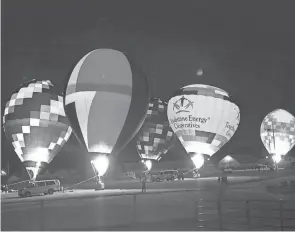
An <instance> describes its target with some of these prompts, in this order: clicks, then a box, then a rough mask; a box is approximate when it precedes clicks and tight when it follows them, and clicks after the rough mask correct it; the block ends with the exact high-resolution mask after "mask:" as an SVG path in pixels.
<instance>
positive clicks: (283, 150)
mask: <svg viewBox="0 0 295 232" xmlns="http://www.w3.org/2000/svg"><path fill="white" fill-rule="evenodd" d="M260 137H261V140H262V143H263V144H264V146H265V148H266V150H267V151H268V153H269V154H270V155H273V156H276V157H275V158H274V159H275V160H274V161H275V162H277V161H278V162H279V161H280V158H278V157H279V156H282V155H286V154H287V153H288V152H289V151H290V150H291V149H292V148H293V146H294V144H295V117H294V116H293V115H292V114H290V113H289V112H287V111H286V110H282V109H277V110H274V111H272V112H270V113H269V114H268V115H266V117H265V118H264V119H263V121H262V124H261V127H260Z"/></svg>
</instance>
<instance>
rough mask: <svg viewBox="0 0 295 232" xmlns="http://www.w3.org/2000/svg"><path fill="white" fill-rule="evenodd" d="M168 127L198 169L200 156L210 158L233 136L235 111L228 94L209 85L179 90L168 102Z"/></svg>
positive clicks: (202, 161) (237, 114) (236, 116)
mask: <svg viewBox="0 0 295 232" xmlns="http://www.w3.org/2000/svg"><path fill="white" fill-rule="evenodd" d="M167 115H168V119H169V122H170V126H171V128H172V129H173V131H174V133H175V134H176V135H177V137H178V139H179V140H180V142H181V143H182V145H183V147H184V148H185V150H186V151H187V153H188V154H190V155H191V158H192V160H193V162H194V164H195V166H198V167H200V166H202V165H203V163H204V158H203V157H202V156H203V155H204V154H206V155H209V156H212V155H214V154H215V153H216V152H217V151H218V150H219V149H220V148H221V147H222V146H223V145H224V144H226V143H227V142H228V141H229V140H230V139H231V137H232V136H233V135H234V133H235V132H236V130H237V128H238V125H239V122H240V110H239V107H238V106H237V105H236V104H235V103H234V102H233V101H232V99H231V98H230V96H229V94H228V93H227V92H226V91H224V90H222V89H219V88H216V87H213V86H209V85H200V84H195V85H189V86H185V87H183V88H181V89H180V90H179V91H177V92H176V93H175V94H174V96H173V97H172V98H171V99H170V100H169V102H168V109H167Z"/></svg>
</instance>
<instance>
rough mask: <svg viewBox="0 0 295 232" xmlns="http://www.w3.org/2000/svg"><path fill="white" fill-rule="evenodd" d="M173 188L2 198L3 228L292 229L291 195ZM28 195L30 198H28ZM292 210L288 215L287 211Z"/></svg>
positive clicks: (294, 218)
mask: <svg viewBox="0 0 295 232" xmlns="http://www.w3.org/2000/svg"><path fill="white" fill-rule="evenodd" d="M209 195H210V193H209V192H208V193H205V192H203V193H200V192H199V191H195V190H194V191H181V192H180V191H177V192H176V191H175V192H165V193H162V192H155V193H146V194H142V193H136V194H134V193H133V194H128V195H120V196H103V197H97V196H96V197H92V198H81V197H80V198H76V199H69V198H64V199H55V200H40V201H26V202H18V203H17V202H13V203H3V202H2V213H1V217H2V220H1V221H2V223H1V224H2V226H1V227H2V228H1V229H2V230H14V231H16V230H107V229H114V230H122V229H125V230H126V229H127V230H294V229H295V214H294V212H295V201H287V202H286V201H282V200H280V201H270V200H230V199H222V200H218V199H216V198H215V199H213V198H211V197H210V196H209ZM28 200H33V199H28ZM292 215H293V216H292Z"/></svg>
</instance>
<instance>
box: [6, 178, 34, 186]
mask: <svg viewBox="0 0 295 232" xmlns="http://www.w3.org/2000/svg"><path fill="white" fill-rule="evenodd" d="M27 181H30V179H29V180H23V181H20V182H16V183H12V184H8V185H7V187H8V186H12V185H16V184H20V183H23V182H27Z"/></svg>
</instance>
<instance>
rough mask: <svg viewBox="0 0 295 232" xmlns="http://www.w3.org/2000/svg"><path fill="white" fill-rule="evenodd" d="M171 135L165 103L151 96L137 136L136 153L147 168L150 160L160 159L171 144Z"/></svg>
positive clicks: (149, 166) (149, 165)
mask: <svg viewBox="0 0 295 232" xmlns="http://www.w3.org/2000/svg"><path fill="white" fill-rule="evenodd" d="M173 135H174V133H173V131H172V129H171V128H170V125H169V121H168V118H167V103H166V102H164V101H162V100H161V99H160V98H152V99H151V100H150V103H149V109H148V112H147V117H146V119H145V122H144V124H143V126H142V128H141V130H140V132H139V133H138V138H137V151H138V154H139V156H140V157H141V159H142V161H143V162H144V163H146V165H147V166H148V169H150V168H151V161H150V160H157V161H158V160H160V159H161V157H162V155H163V154H165V153H166V152H167V151H168V150H169V148H170V147H171V146H172V141H173V139H172V138H174V137H173ZM148 160H149V161H148Z"/></svg>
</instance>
